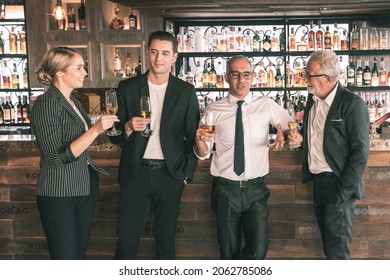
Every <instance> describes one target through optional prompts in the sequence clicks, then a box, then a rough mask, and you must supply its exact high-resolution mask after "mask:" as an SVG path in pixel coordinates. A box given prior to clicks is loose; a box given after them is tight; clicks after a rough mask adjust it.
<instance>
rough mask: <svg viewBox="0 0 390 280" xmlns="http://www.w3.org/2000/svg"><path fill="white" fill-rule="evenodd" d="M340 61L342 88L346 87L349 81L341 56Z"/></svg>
mask: <svg viewBox="0 0 390 280" xmlns="http://www.w3.org/2000/svg"><path fill="white" fill-rule="evenodd" d="M339 60H340V75H339V82H340V84H341V85H342V86H345V85H346V84H347V79H346V76H345V69H346V67H345V65H344V63H343V57H342V56H340V57H339Z"/></svg>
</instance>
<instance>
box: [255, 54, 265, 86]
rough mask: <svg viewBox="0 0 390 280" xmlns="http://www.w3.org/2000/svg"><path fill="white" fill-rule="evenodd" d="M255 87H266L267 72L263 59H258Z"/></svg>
mask: <svg viewBox="0 0 390 280" xmlns="http://www.w3.org/2000/svg"><path fill="white" fill-rule="evenodd" d="M257 87H259V88H263V87H267V74H266V71H265V68H264V61H263V60H261V61H260V69H259V72H258V73H257Z"/></svg>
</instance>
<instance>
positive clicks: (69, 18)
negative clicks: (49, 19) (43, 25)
mask: <svg viewBox="0 0 390 280" xmlns="http://www.w3.org/2000/svg"><path fill="white" fill-rule="evenodd" d="M55 11H56V12H55V13H54V18H55V21H56V25H57V29H58V30H86V29H87V20H86V13H85V3H84V0H81V2H80V6H79V7H78V8H77V15H76V13H75V7H73V6H70V7H69V8H68V9H67V11H65V10H64V8H63V6H62V2H61V1H60V0H58V1H57V5H56V9H55Z"/></svg>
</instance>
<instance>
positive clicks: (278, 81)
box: [275, 63, 283, 88]
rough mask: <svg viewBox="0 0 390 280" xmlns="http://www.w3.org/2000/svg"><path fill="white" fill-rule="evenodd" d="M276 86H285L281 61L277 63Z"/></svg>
mask: <svg viewBox="0 0 390 280" xmlns="http://www.w3.org/2000/svg"><path fill="white" fill-rule="evenodd" d="M275 87H277V88H281V87H283V76H282V73H281V72H280V63H278V64H277V65H276V74H275Z"/></svg>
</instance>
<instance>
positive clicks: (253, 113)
mask: <svg viewBox="0 0 390 280" xmlns="http://www.w3.org/2000/svg"><path fill="white" fill-rule="evenodd" d="M237 100H238V99H237V98H235V97H233V96H232V95H230V94H229V95H228V96H227V97H224V98H222V99H220V100H218V101H216V102H213V103H212V104H210V105H209V107H208V108H207V110H212V111H213V112H214V114H215V124H216V125H215V130H216V134H215V139H214V141H215V147H216V151H215V153H214V154H213V157H212V162H211V168H210V172H211V174H212V175H213V176H216V177H223V178H226V179H230V180H235V181H238V180H249V179H254V178H257V177H262V176H265V175H267V174H268V172H269V163H268V150H269V148H268V147H267V145H268V144H269V124H271V125H273V126H275V127H276V126H277V125H278V124H279V123H280V124H281V125H282V129H283V131H285V130H287V129H288V121H289V120H291V117H290V116H289V115H288V113H287V111H286V110H284V109H283V108H282V107H280V106H279V105H278V104H277V103H276V102H274V101H273V100H271V99H270V98H268V97H263V96H261V97H254V96H253V95H252V94H248V95H247V96H246V97H245V99H244V101H245V102H244V104H243V105H242V121H243V126H244V145H245V172H244V173H243V174H242V175H240V176H237V175H236V173H235V172H234V170H233V159H234V139H235V135H234V134H235V123H236V113H237V107H238V105H237ZM203 123H204V116H203V117H202V119H201V120H200V125H202V124H203ZM197 156H198V155H197ZM209 156H210V155H207V156H205V157H200V156H198V158H199V159H206V158H208V157H209Z"/></svg>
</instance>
